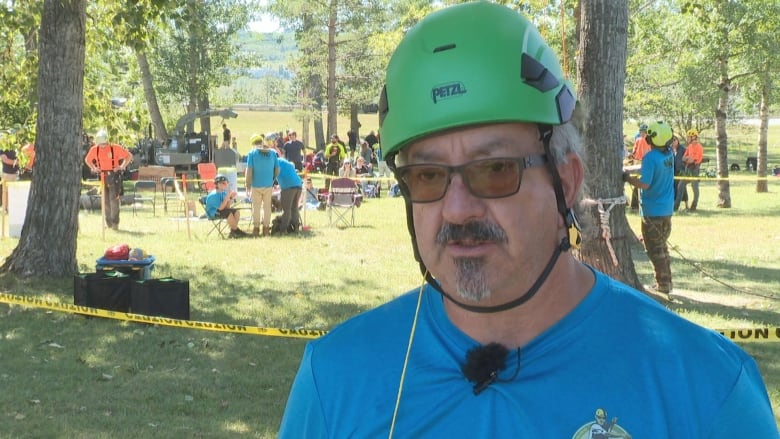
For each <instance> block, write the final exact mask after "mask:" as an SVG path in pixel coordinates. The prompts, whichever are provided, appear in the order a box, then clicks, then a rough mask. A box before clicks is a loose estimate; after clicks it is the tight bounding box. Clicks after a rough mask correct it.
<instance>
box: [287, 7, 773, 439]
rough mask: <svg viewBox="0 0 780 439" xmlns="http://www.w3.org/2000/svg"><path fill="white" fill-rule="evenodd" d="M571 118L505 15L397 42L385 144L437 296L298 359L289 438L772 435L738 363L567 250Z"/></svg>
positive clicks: (383, 117)
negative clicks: (596, 420) (609, 427)
mask: <svg viewBox="0 0 780 439" xmlns="http://www.w3.org/2000/svg"><path fill="white" fill-rule="evenodd" d="M574 106H575V98H574V95H573V91H572V89H571V87H570V85H569V84H568V83H567V82H566V80H565V79H564V77H563V73H562V71H561V69H560V66H559V64H558V62H557V60H556V57H555V55H554V54H553V52H552V50H551V49H550V48H549V47H547V45H546V44H545V42H544V41H543V40H542V39H541V37H540V36H539V33H538V32H537V31H536V29H535V28H534V27H533V25H531V24H530V22H529V21H527V20H526V19H525V18H523V17H522V16H521V15H519V14H517V13H516V12H514V11H512V10H510V9H508V8H506V7H504V6H501V5H497V4H493V3H488V2H477V3H466V4H461V5H457V6H452V7H449V8H446V9H443V10H441V11H438V12H434V13H432V14H431V15H429V16H428V17H426V18H424V19H423V20H422V21H420V22H419V23H418V24H417V25H416V26H415V27H414V28H412V29H410V30H409V31H408V32H407V33H406V35H405V37H404V39H403V40H402V42H401V43H400V45H399V46H398V48H397V49H396V51H395V54H394V55H393V57H392V58H391V60H390V63H389V65H388V68H387V76H386V85H385V88H384V90H383V93H382V95H381V98H380V105H379V108H380V110H379V111H380V124H381V127H380V129H381V131H382V147H383V148H384V152H385V153H386V156H387V157H386V158H387V160H388V162H389V163H390V164H391V166H392V167H394V170H395V174H396V177H397V179H398V182H399V185H400V186H401V187H402V191H403V195H404V201H405V205H406V212H407V219H408V227H409V230H410V232H411V236H412V244H413V247H414V250H415V256H416V258H417V260H418V262H419V263H420V269H421V272H422V273H424V276H425V278H426V281H427V282H426V283H425V284H423V285H422V286H421V287H420V288H419V289H415V290H413V291H411V292H409V293H407V294H405V295H403V296H401V297H398V298H397V299H394V300H392V301H391V302H390V303H388V304H385V305H383V306H381V307H379V308H377V309H375V310H371V311H368V312H366V313H363V314H361V315H359V316H356V317H354V318H352V319H350V320H348V321H347V322H345V323H343V324H341V325H339V326H338V327H336V328H334V329H333V330H331V331H330V332H329V333H328V334H327V335H326V336H324V337H322V338H320V339H318V340H315V341H312V342H310V343H309V344H308V345H307V347H306V350H305V353H304V356H303V360H302V362H301V366H300V369H299V371H298V374H297V376H296V378H295V382H294V384H293V386H292V390H291V393H290V396H289V398H288V402H287V409H286V411H285V415H284V418H283V421H282V424H281V431H280V435H279V437H280V438H282V439H287V438H302V437H305V438H325V437H330V438H343V437H361V438H363V437H371V438H376V437H389V438H391V437H396V438H423V437H424V438H450V437H457V438H472V437H474V438H486V437H491V438H493V437H495V438H515V437H536V438H563V437H575V433H577V432H583V433H582V434H584V435H586V434H587V432H588V429H589V428H590V426H591V424H592V422H593V413H594V411H595V410H597V409H599V408H601V409H604V410H605V411H609V413H610V414H611V415H613V416H614V417H616V418H619V419H620V427H621V429H622V430H625V431H626V432H627V434H630V435H633V437H664V438H672V437H686V438H693V437H709V438H732V437H736V436H739V437H773V438H776V437H777V430H776V428H777V427H776V426H775V421H774V417H773V414H772V410H771V406H770V404H769V400H768V397H767V394H766V390H765V388H764V386H763V383H762V380H761V377H760V375H759V373H758V370H757V368H756V365H755V363H754V362H753V360H752V359H751V358H750V357H749V356H748V355H747V354H745V353H744V352H742V351H741V350H740V349H739V348H738V347H736V346H735V345H734V344H732V343H731V342H729V341H728V340H726V339H725V338H724V337H722V336H721V335H719V334H717V333H714V332H712V331H709V330H706V329H703V328H700V327H698V326H695V325H694V324H692V323H690V322H689V321H687V320H685V319H682V318H680V317H678V316H676V315H675V314H673V313H671V312H670V311H668V310H666V309H665V308H663V307H661V306H660V305H658V303H657V302H655V301H653V300H651V299H649V298H648V297H647V296H645V295H644V294H641V293H639V292H637V291H636V290H633V289H631V288H629V287H627V286H626V285H623V284H620V283H618V282H616V281H614V280H612V279H610V278H609V277H607V276H606V275H604V274H602V273H600V272H597V271H595V270H594V269H593V268H591V267H588V266H586V265H584V264H582V263H580V262H579V261H577V260H576V259H575V258H574V256H573V255H572V254H571V253H570V252H568V251H567V249H568V248H569V246H571V245H576V244H577V230H576V227H575V225H576V223H575V221H574V215H573V213H572V212H571V208H572V206H573V205H574V204H575V202H576V200H577V195H578V194H577V193H578V190H579V189H580V187H581V184H582V181H583V178H584V175H583V159H582V158H581V157H580V153H579V148H580V142H579V139H578V136H577V132H576V128H575V127H574V125H573V124H572V122H571V121H570V119H571V115H572V113H573V109H574ZM703 365H706V367H703ZM577 437H579V436H577ZM584 437H587V436H584Z"/></svg>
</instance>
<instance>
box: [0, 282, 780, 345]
mask: <svg viewBox="0 0 780 439" xmlns="http://www.w3.org/2000/svg"><path fill="white" fill-rule="evenodd" d="M0 303H10V304H16V305H22V306H28V307H33V308H43V309H51V310H54V311H62V312H67V313H70V314H83V315H86V316H92V317H104V318H107V319H114V320H124V321H128V322H138V323H153V324H155V325H163V326H174V327H179V328H187V329H200V330H204V331H215V332H233V333H237V334H254V335H265V336H269V337H288V338H307V339H314V338H319V337H321V336H323V335H325V334H327V333H328V331H327V330H324V329H285V328H263V327H259V326H247V325H236V324H229V323H212V322H199V321H193V320H180V319H172V318H168V317H155V316H147V315H143V314H132V313H125V312H118V311H108V310H104V309H98V308H90V307H88V306H81V305H71V304H69V303H60V302H54V301H51V300H46V299H41V298H39V297H30V296H15V295H13V294H7V293H0ZM715 331H716V332H719V333H720V334H722V335H723V336H724V337H726V338H728V339H730V340H733V341H735V342H740V343H744V342H767V341H780V327H770V328H742V329H716V330H715Z"/></svg>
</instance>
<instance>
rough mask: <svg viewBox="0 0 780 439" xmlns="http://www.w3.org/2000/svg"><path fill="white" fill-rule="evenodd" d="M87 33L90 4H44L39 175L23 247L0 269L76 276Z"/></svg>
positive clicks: (54, 0) (60, 0) (79, 0)
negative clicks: (87, 11) (87, 12)
mask: <svg viewBox="0 0 780 439" xmlns="http://www.w3.org/2000/svg"><path fill="white" fill-rule="evenodd" d="M85 29H86V0H45V1H44V3H43V15H42V17H41V27H40V30H39V43H40V46H39V47H40V49H39V50H40V55H39V62H38V122H37V127H38V128H37V139H36V164H35V166H36V172H35V175H34V177H33V181H32V185H31V190H30V196H29V202H28V205H27V212H26V221H25V223H24V226H23V227H22V233H21V237H20V239H19V244H18V245H17V247H16V248H15V249H14V250H13V252H12V253H11V255H10V256H9V257H8V258H7V259H6V260H5V263H4V264H3V266H2V267H0V270H3V271H11V272H13V273H16V274H19V275H22V276H53V277H65V276H70V275H73V274H75V273H76V272H77V264H76V236H77V231H78V195H79V191H80V190H81V181H80V180H81V173H80V172H79V171H80V169H81V154H80V142H81V126H82V125H81V124H82V122H81V121H82V111H83V80H84V53H85ZM55 243H56V245H54V244H55Z"/></svg>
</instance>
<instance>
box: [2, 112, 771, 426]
mask: <svg viewBox="0 0 780 439" xmlns="http://www.w3.org/2000/svg"><path fill="white" fill-rule="evenodd" d="M242 118H244V119H249V117H246V116H245V115H243V114H242V115H241V116H239V118H238V119H235V121H236V123H235V124H232V125H233V126H232V127H231V128H233V127H236V129H238V128H240V126H239V125H238V120H239V119H242ZM365 126H366V124H365V123H364V127H365ZM240 129H241V130H243V129H244V128H240ZM733 176H734V181H733V183H732V187H731V190H732V193H731V195H732V202H733V206H734V207H733V208H731V209H717V208H715V207H714V206H715V203H716V195H717V194H716V186H715V184H714V183H712V182H706V183H703V184H702V188H701V193H702V194H701V201H700V204H699V211H698V212H696V213H680V214H679V215H676V216H675V217H674V219H673V231H672V236H671V239H670V243H671V244H672V246H673V253H672V270H673V273H674V281H675V292H676V293H677V294H678V296H679V298H680V301H679V303H676V304H673V305H671V307H672V309H674V310H675V311H676V312H678V313H679V314H680V315H682V316H683V317H685V318H687V319H690V320H692V321H695V322H697V323H699V324H702V325H704V326H707V327H710V328H715V329H731V328H754V327H780V314H778V313H780V301H779V300H780V291H779V290H778V282H777V279H780V264H779V263H778V262H780V229H778V227H777V221H778V216H780V197H778V193H780V179H774V178H773V179H772V180H771V181H770V192H769V193H765V194H756V193H755V192H754V186H755V183H754V181H752V180H751V178H750V177H749V176H748V175H747V173H735V174H734V175H733ZM316 181H317V180H315V182H316ZM315 184H316V183H315ZM190 196H191V197H193V198H194V197H195V196H196V194H191V195H190ZM159 206H160V205H159V204H158V211H157V214H156V215H154V216H153V215H152V212H151V209H150V208H149V207H144V208H143V209H142V210H141V211H140V212H139V213H138V214H137V215H136V216H133V214H132V211H131V209H130V208H129V207H123V210H122V214H121V215H122V217H121V218H122V219H121V224H120V230H119V231H111V230H107V231H105V236H104V232H103V230H102V228H101V220H100V217H99V214H97V213H89V212H83V213H82V214H81V215H80V218H79V228H80V231H79V236H78V255H77V256H78V262H79V269H80V271H82V272H89V271H94V268H95V263H94V261H95V259H97V258H98V257H99V256H101V255H102V254H103V252H104V251H105V249H106V248H107V247H108V246H111V245H114V244H117V243H123V242H126V243H128V244H130V245H131V246H133V247H142V248H144V249H146V250H147V251H149V252H150V253H151V254H153V255H155V257H156V258H157V263H156V264H155V268H154V270H153V276H154V277H164V276H172V277H175V278H179V279H188V280H189V281H190V298H191V318H192V319H193V320H197V321H205V322H215V323H227V324H242V325H249V326H260V327H268V328H284V329H300V328H306V329H329V328H331V327H333V326H334V325H336V324H337V323H339V322H341V321H343V320H345V319H346V318H348V317H349V316H352V315H354V314H356V313H359V312H361V311H363V310H366V309H368V308H370V307H373V306H376V305H378V304H380V303H382V302H385V301H387V300H389V299H391V298H393V297H396V296H398V295H400V294H402V293H404V292H405V291H407V290H409V289H412V288H415V287H417V286H419V284H420V282H421V277H420V274H419V271H418V267H417V265H416V264H415V263H414V261H413V257H412V251H411V246H410V242H409V237H408V233H407V232H406V225H405V216H404V210H403V202H402V200H400V199H398V198H387V197H384V196H383V197H382V198H379V199H371V200H368V201H367V202H366V203H364V204H363V205H362V206H361V207H360V208H359V209H358V210H357V212H356V223H357V224H356V227H353V228H337V227H328V225H327V223H328V220H327V213H326V212H321V211H314V212H311V211H309V212H307V213H306V223H307V224H308V225H310V226H311V232H310V233H309V234H306V235H303V236H296V237H293V236H290V237H278V238H277V237H273V238H262V239H246V240H220V239H219V238H216V237H214V236H213V235H212V236H206V234H207V232H208V228H209V227H210V225H209V224H208V222H205V221H197V222H191V223H190V224H189V227H188V225H187V223H186V222H184V221H181V220H180V219H176V218H175V217H176V216H177V215H178V213H176V212H169V213H168V214H167V215H166V214H164V213H162V210H161V209H160V207H159ZM628 219H629V223H630V224H631V225H632V228H633V229H634V230H635V231H637V232H638V230H639V226H638V224H639V218H638V216H637V215H636V214H634V213H629V214H628ZM16 245H17V240H16V239H11V238H5V239H3V240H0V255H3V256H5V255H8V254H10V252H11V251H12V249H13V248H14V247H15V246H16ZM633 253H634V262H635V265H636V267H637V270H638V274H639V276H640V278H641V279H642V281H643V282H644V283H646V284H651V283H652V269H651V267H650V264H649V262H648V261H647V259H646V257H645V255H644V253H643V252H642V250H641V249H639V248H637V249H635V251H634V252H633ZM72 285H73V282H72V279H21V278H16V277H14V276H10V275H8V274H2V275H0V291H2V292H6V293H10V294H14V295H24V296H33V297H39V298H46V299H48V300H52V301H58V302H62V303H72V288H73V287H72ZM304 344H305V340H303V339H295V338H280V337H269V336H257V335H246V334H240V333H220V332H211V331H203V330H196V329H185V328H171V327H166V326H152V325H146V324H140V323H130V322H122V321H115V320H108V319H100V318H86V317H83V316H79V315H74V314H67V313H62V312H58V311H47V310H42V309H36V308H31V307H24V306H19V305H6V304H0V438H39V437H68V438H71V437H73V438H96V439H102V438H106V439H107V438H137V437H161V438H181V437H198V438H226V437H245V438H273V437H276V431H277V428H278V425H279V421H280V419H281V415H282V411H283V408H284V404H285V401H286V397H287V392H288V391H289V387H290V384H291V382H292V379H293V377H294V374H295V371H296V368H297V364H298V361H299V359H300V355H301V353H302V350H303V346H304ZM741 345H742V346H743V347H744V348H745V349H746V350H747V351H748V352H749V353H750V354H751V355H753V356H754V357H755V358H756V359H757V361H758V364H759V367H760V369H761V372H762V374H763V375H764V377H765V380H766V382H767V386H768V388H769V393H770V397H771V399H772V404H773V407H774V410H775V413H776V414H780V342H767V343H744V342H743V343H741ZM776 419H780V418H777V416H776Z"/></svg>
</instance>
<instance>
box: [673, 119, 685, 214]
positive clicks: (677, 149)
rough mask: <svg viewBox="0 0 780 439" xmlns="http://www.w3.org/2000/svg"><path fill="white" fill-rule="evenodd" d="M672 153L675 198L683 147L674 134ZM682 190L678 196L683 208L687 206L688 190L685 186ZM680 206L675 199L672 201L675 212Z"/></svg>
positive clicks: (683, 152)
mask: <svg viewBox="0 0 780 439" xmlns="http://www.w3.org/2000/svg"><path fill="white" fill-rule="evenodd" d="M672 153H673V154H674V199H675V200H677V191H678V190H679V187H678V185H679V183H680V182H681V181H682V180H680V179H678V177H680V176H682V174H683V169H684V166H683V161H682V158H683V155H684V154H685V147H684V146H682V144H680V138H679V137H677V135H675V136H674V137H673V138H672ZM682 190H683V191H685V192H684V193H683V194H682V197H681V198H680V199H681V200H682V201H685V208H686V209H687V208H688V191H687V190H686V189H685V187H683V188H682ZM679 207H680V204H679V203H678V202H677V201H675V203H674V210H675V212H676V211H677V209H678V208H679Z"/></svg>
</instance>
